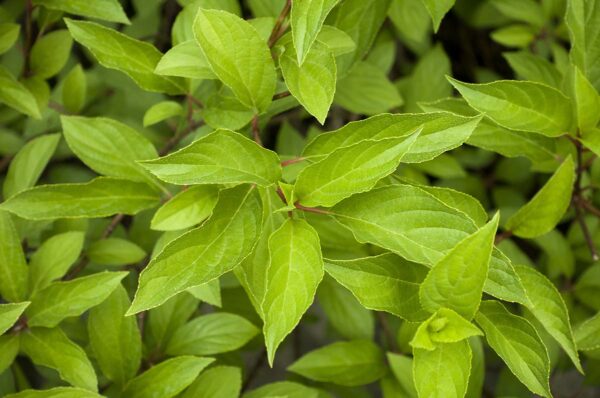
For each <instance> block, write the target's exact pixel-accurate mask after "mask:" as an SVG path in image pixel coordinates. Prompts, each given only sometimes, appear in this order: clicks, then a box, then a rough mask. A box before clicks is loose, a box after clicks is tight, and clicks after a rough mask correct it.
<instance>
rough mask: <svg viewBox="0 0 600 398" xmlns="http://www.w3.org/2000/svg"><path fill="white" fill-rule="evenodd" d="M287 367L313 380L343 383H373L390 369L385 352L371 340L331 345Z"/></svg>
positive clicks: (351, 384) (357, 384) (353, 384)
mask: <svg viewBox="0 0 600 398" xmlns="http://www.w3.org/2000/svg"><path fill="white" fill-rule="evenodd" d="M287 369H288V370H289V371H290V372H294V373H297V374H299V375H301V376H304V377H306V378H308V379H311V380H315V381H323V382H330V383H335V384H339V385H342V386H360V385H363V384H369V383H372V382H374V381H376V380H378V379H380V378H381V377H382V376H383V375H384V374H385V372H386V366H385V357H384V354H383V352H382V351H381V349H380V348H379V347H378V346H377V345H376V344H375V343H373V342H371V341H368V340H354V341H346V342H337V343H333V344H329V345H327V346H325V347H322V348H319V349H316V350H314V351H310V352H309V353H308V354H306V355H304V356H302V357H301V358H300V359H298V360H297V361H296V362H294V363H293V364H291V365H290V366H289V367H288V368H287Z"/></svg>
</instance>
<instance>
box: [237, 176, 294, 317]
mask: <svg viewBox="0 0 600 398" xmlns="http://www.w3.org/2000/svg"><path fill="white" fill-rule="evenodd" d="M258 192H259V194H260V197H261V202H262V204H263V214H262V232H261V234H260V237H259V238H258V241H257V242H256V246H255V247H254V250H253V252H252V253H251V254H250V255H249V256H248V257H247V258H246V259H244V261H242V263H241V264H240V266H239V267H237V268H234V273H235V275H236V277H237V279H238V280H239V281H240V284H241V285H242V286H243V288H244V290H245V291H246V293H247V295H248V298H249V299H250V301H251V303H252V306H253V307H254V310H255V311H256V313H257V314H259V315H261V317H262V308H261V305H262V302H263V300H264V297H265V292H266V279H265V271H266V265H267V264H269V237H270V236H271V234H272V233H273V232H275V230H276V229H278V228H279V227H280V226H281V224H283V222H284V221H285V220H286V218H285V216H284V214H283V213H281V212H276V211H275V210H277V209H278V208H279V207H281V199H279V197H278V196H277V194H276V193H275V190H274V189H269V188H258Z"/></svg>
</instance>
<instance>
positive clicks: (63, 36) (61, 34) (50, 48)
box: [31, 29, 73, 79]
mask: <svg viewBox="0 0 600 398" xmlns="http://www.w3.org/2000/svg"><path fill="white" fill-rule="evenodd" d="M72 45H73V39H72V38H71V35H70V34H69V31H68V30H66V29H59V30H54V31H52V32H50V33H47V34H45V35H44V36H42V37H41V38H39V39H38V40H37V41H36V42H35V44H34V45H33V47H32V48H31V72H32V73H33V74H34V75H35V76H37V77H41V78H43V79H48V78H50V77H52V76H54V75H56V74H58V72H60V71H61V69H62V68H63V67H64V66H65V64H66V63H67V61H68V60H69V55H70V54H71V46H72Z"/></svg>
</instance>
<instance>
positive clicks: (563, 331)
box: [515, 266, 583, 373]
mask: <svg viewBox="0 0 600 398" xmlns="http://www.w3.org/2000/svg"><path fill="white" fill-rule="evenodd" d="M515 269H516V270H517V273H518V275H519V277H520V278H521V281H523V285H524V286H525V290H526V291H527V296H528V297H529V299H530V300H531V305H528V306H527V308H528V309H529V310H530V311H531V313H532V314H533V315H534V316H535V317H536V318H537V320H538V321H540V323H541V324H542V326H544V329H546V331H547V332H548V333H549V334H550V335H551V336H552V337H553V338H554V339H555V340H556V341H557V342H558V344H560V346H561V347H562V348H563V349H564V350H565V352H566V353H567V355H568V356H569V358H571V361H573V364H574V365H575V367H576V368H577V370H579V371H580V372H581V373H583V369H582V367H581V363H580V362H579V356H578V355H577V346H576V345H575V338H574V337H573V331H572V330H571V323H570V321H569V312H568V310H567V306H566V304H565V302H564V300H563V298H562V296H561V295H560V293H559V291H558V290H557V289H556V287H555V286H554V285H553V284H552V282H550V281H549V280H548V278H546V277H545V276H544V275H542V274H541V273H539V272H538V271H536V270H535V269H533V268H531V267H526V266H516V267H515Z"/></svg>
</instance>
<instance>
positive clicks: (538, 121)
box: [448, 78, 573, 137]
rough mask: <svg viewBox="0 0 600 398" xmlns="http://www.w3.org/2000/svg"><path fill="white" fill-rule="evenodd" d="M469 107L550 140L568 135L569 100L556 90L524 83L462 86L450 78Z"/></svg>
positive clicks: (515, 128)
mask: <svg viewBox="0 0 600 398" xmlns="http://www.w3.org/2000/svg"><path fill="white" fill-rule="evenodd" d="M448 80H449V81H450V83H452V85H453V86H454V88H456V90H458V91H459V92H460V94H461V95H462V96H463V97H464V99H466V100H467V102H468V103H469V105H471V106H472V107H473V108H475V109H476V110H478V111H479V112H481V113H485V115H486V116H487V117H489V118H490V119H492V120H493V121H494V122H496V123H498V124H499V125H500V126H502V127H506V128H508V129H512V130H522V131H529V132H532V133H539V134H543V135H546V136H549V137H558V136H560V135H563V134H566V133H568V132H569V130H570V128H571V125H572V121H573V118H572V114H571V104H570V102H569V99H568V98H567V97H565V96H564V95H563V94H562V93H561V92H560V91H558V90H557V89H555V88H552V87H549V86H546V85H544V84H540V83H535V82H525V81H513V80H501V81H495V82H492V83H486V84H469V83H462V82H459V81H458V80H455V79H452V78H448Z"/></svg>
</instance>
